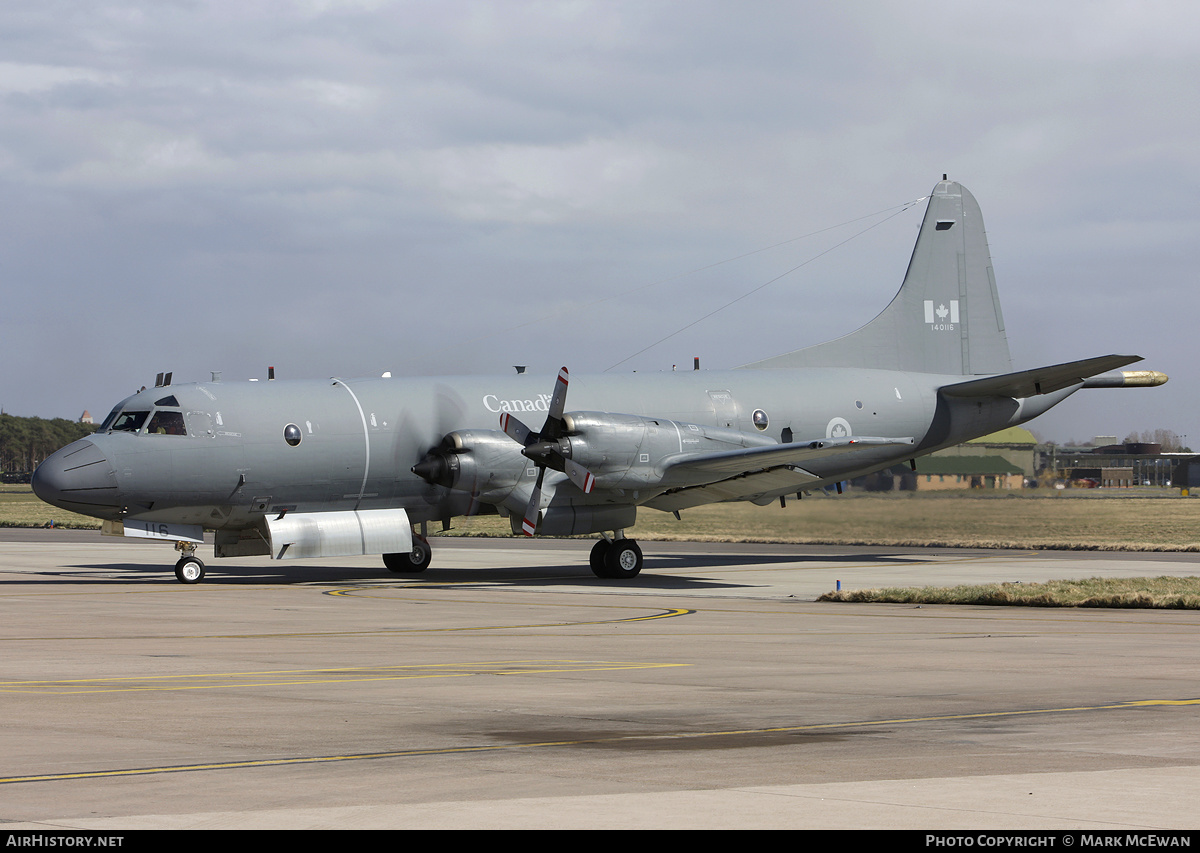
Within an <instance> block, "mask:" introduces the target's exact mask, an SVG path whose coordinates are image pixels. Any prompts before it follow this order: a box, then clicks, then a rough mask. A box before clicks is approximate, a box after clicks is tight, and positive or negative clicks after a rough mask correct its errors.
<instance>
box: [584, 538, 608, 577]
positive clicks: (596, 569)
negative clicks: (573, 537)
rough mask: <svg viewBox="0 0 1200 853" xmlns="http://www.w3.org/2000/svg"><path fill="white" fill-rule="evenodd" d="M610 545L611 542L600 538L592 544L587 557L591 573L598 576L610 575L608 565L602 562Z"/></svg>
mask: <svg viewBox="0 0 1200 853" xmlns="http://www.w3.org/2000/svg"><path fill="white" fill-rule="evenodd" d="M610 545H612V542H610V541H609V540H607V539H604V538H601V539H600V541H598V542H597V543H596V544H595V545H593V546H592V553H591V556H590V557H589V558H588V562H589V563H591V566H592V574H594V575H595V576H596V577H598V578H607V577H609V576H610V575H609V574H608V566H606V565H605V563H604V558H605V557H606V556H607V555H608V548H609V546H610Z"/></svg>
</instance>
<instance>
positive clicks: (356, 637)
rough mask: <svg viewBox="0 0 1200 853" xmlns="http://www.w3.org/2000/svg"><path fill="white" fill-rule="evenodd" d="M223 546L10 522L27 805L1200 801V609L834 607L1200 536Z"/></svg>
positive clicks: (232, 819) (867, 807) (1107, 563)
mask: <svg viewBox="0 0 1200 853" xmlns="http://www.w3.org/2000/svg"><path fill="white" fill-rule="evenodd" d="M435 546H436V550H435V558H434V567H433V568H431V569H430V570H429V571H428V572H426V573H425V574H424V575H422V576H419V577H402V576H397V575H391V574H389V573H388V572H386V570H384V569H382V566H381V565H380V563H379V560H378V558H374V557H364V558H349V559H338V560H319V561H297V562H271V561H269V560H266V559H265V558H256V559H246V560H212V559H209V558H210V557H211V547H208V548H205V549H202V551H201V556H202V557H204V558H205V559H206V562H208V567H209V574H208V577H207V578H206V579H205V581H204V583H202V584H199V585H196V586H184V585H182V584H179V583H177V582H176V581H175V578H174V575H173V574H172V572H171V563H172V562H173V559H174V554H173V552H171V550H170V548H169V547H164V546H161V545H148V544H141V543H136V542H129V541H126V540H116V539H110V538H104V537H100V536H98V535H95V534H91V533H81V532H75V531H60V530H49V531H0V607H2V608H3V610H2V613H3V622H2V627H0V653H2V658H0V660H3V670H2V674H0V720H2V721H3V724H2V725H0V825H4V826H6V827H8V828H94V829H113V830H119V829H136V828H176V827H177V828H225V827H239V828H243V827H244V828H249V827H255V828H270V827H280V828H288V829H298V828H314V827H330V828H332V827H336V828H375V827H447V828H450V827H454V828H477V827H496V828H500V827H545V828H552V827H609V828H617V827H630V828H633V827H661V828H668V827H687V828H697V827H714V828H715V827H722V828H734V827H760V828H767V827H832V828H837V827H852V828H870V827H897V828H921V829H935V828H1044V829H1063V828H1078V829H1088V830H1106V829H1167V828H1180V829H1192V828H1195V827H1196V824H1197V818H1196V817H1195V803H1196V801H1197V799H1198V798H1200V657H1198V655H1197V648H1198V641H1200V613H1197V612H1195V611H1127V610H1125V611H1118V610H1066V609H1062V610H1059V609H1018V608H984V607H951V606H940V607H930V606H926V607H913V606H904V605H846V604H820V603H816V602H815V601H814V599H815V598H816V596H817V595H819V594H820V593H822V592H825V591H827V590H829V589H832V588H833V587H834V585H835V584H836V582H837V581H838V580H841V582H842V584H843V586H851V587H867V586H880V585H889V586H891V585H918V584H919V585H926V584H935V585H944V584H952V583H974V582H978V583H983V582H992V581H1015V580H1020V581H1036V580H1046V579H1050V578H1064V577H1090V576H1095V575H1113V576H1130V575H1144V576H1157V575H1196V574H1200V555H1194V554H1112V553H1083V554H1080V553H1057V552H1019V551H1005V552H999V551H969V550H952V549H913V548H856V547H837V548H835V547H817V546H767V545H696V544H681V543H658V542H644V543H643V549H644V551H645V552H646V568H645V570H644V572H643V574H642V576H641V577H639V578H637V579H636V580H634V581H616V582H614V581H601V580H598V579H596V578H594V577H593V576H592V575H591V573H590V572H589V571H588V569H587V552H588V548H589V547H590V542H584V541H554V540H550V541H544V540H536V541H525V540H437V541H436V542H435Z"/></svg>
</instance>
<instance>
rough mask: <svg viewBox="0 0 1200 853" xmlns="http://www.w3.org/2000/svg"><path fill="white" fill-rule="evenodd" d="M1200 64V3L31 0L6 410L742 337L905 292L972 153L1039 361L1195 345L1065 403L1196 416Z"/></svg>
mask: <svg viewBox="0 0 1200 853" xmlns="http://www.w3.org/2000/svg"><path fill="white" fill-rule="evenodd" d="M1198 84H1200V6H1198V5H1197V4H1196V3H1194V2H1154V0H1149V2H1147V1H1146V0H1142V2H1137V3H1133V2H1103V0H1100V2H1093V3H1089V4H1087V5H1086V6H1081V5H1080V4H1078V3H1071V2H1058V0H1043V1H1042V2H1030V3H1020V2H1016V3H1004V4H983V3H978V4H977V3H964V2H961V0H952V2H922V0H915V2H906V3H889V2H860V3H853V2H852V3H844V4H837V5H834V4H817V3H811V4H810V3H783V2H779V3H769V2H746V3H732V2H724V3H722V2H686V3H663V2H647V0H640V2H630V3H625V2H616V1H615V0H610V2H491V3H487V2H446V0H443V1H442V2H349V0H348V1H347V2H337V0H327V2H318V0H311V2H292V3H287V2H253V0H242V2H238V3H203V2H182V0H181V1H180V2H154V3H150V2H145V3H134V2H125V3H122V2H103V0H97V2H90V3H77V2H55V0H42V2H39V3H36V4H5V5H4V6H3V7H2V8H0V192H2V194H3V204H2V205H0V287H2V302H0V363H2V364H3V373H2V374H0V376H2V383H0V405H2V406H3V407H4V410H5V411H7V412H10V413H14V414H36V415H41V416H43V417H70V418H76V417H78V416H79V413H80V412H81V411H82V410H83V409H85V408H87V409H90V410H91V411H92V413H93V414H94V415H97V416H102V415H103V414H104V413H106V412H107V410H108V409H109V408H110V407H111V406H112V405H113V404H114V403H115V402H116V401H117V400H119V399H120V398H121V397H123V396H125V395H126V394H128V393H130V392H132V391H133V390H134V389H135V388H137V387H139V386H141V385H143V384H149V383H151V382H152V381H153V377H154V374H155V373H157V372H159V371H163V370H172V371H174V374H175V378H176V381H191V380H197V379H207V378H208V377H209V372H210V371H214V370H219V371H222V374H223V377H224V379H225V380H226V381H233V380H237V379H244V378H248V377H251V376H260V377H261V376H265V373H266V368H267V366H268V365H274V366H275V367H276V369H277V372H278V374H279V375H280V376H281V377H287V378H291V377H326V376H334V375H340V376H363V375H373V374H378V373H381V372H382V371H384V370H390V371H392V372H393V374H394V375H407V374H423V373H460V372H463V373H479V372H507V371H510V370H511V367H510V365H513V364H528V365H530V369H531V370H537V371H541V372H545V373H547V374H549V373H552V372H554V371H555V370H557V368H558V366H559V365H561V364H567V365H569V366H570V367H571V370H572V373H573V374H575V375H578V374H582V373H588V372H598V371H603V370H606V369H608V368H610V367H613V365H616V364H617V363H618V362H620V364H619V366H617V367H615V368H613V369H614V370H617V371H626V370H634V369H636V370H661V369H667V370H669V369H670V366H671V365H672V364H679V365H680V366H681V367H688V366H690V363H691V358H692V357H693V356H700V357H701V358H702V361H703V366H704V367H707V368H720V367H731V366H736V365H738V364H742V363H745V362H749V361H753V360H756V359H759V358H763V357H766V356H768V355H773V354H776V353H779V352H784V351H787V350H791V349H795V348H797V347H799V346H802V345H807V344H811V343H817V342H820V341H822V340H826V339H829V338H832V337H835V336H838V335H841V334H844V333H846V332H848V331H851V330H852V329H854V328H856V327H858V326H860V325H862V324H863V323H865V322H866V321H868V320H869V319H871V317H873V316H874V315H875V314H876V313H877V312H878V311H879V310H881V309H882V308H883V306H884V305H885V304H887V302H888V301H889V300H890V299H891V297H892V295H893V294H894V292H895V290H896V288H897V287H898V285H899V283H900V280H901V278H902V277H903V274H904V270H905V267H906V265H907V262H908V257H909V254H910V252H911V248H912V242H913V240H914V238H915V236H916V230H917V226H918V225H919V222H920V218H921V214H922V212H923V205H915V206H912V207H910V208H908V209H903V207H902V206H903V205H904V204H905V203H906V202H910V201H912V200H914V199H917V198H919V197H922V196H924V195H926V194H927V193H928V192H929V191H930V189H931V188H932V187H933V185H934V183H935V182H936V181H937V180H938V179H939V178H940V177H941V175H942V173H943V172H945V173H948V174H949V175H950V177H951V178H952V179H955V180H959V181H961V182H962V183H963V184H964V185H966V186H967V187H968V188H969V189H970V190H971V191H972V192H973V193H974V194H975V196H976V197H977V198H978V200H979V202H980V204H981V206H982V208H983V213H984V218H985V221H986V223H987V227H988V234H989V238H990V240H991V248H992V255H993V259H994V262H995V268H996V272H997V277H998V281H999V286H1000V292H1001V299H1002V302H1003V305H1004V314H1005V320H1006V323H1007V327H1008V333H1009V340H1010V344H1011V346H1012V351H1013V357H1014V362H1015V363H1016V366H1017V367H1019V368H1026V367H1034V366H1037V365H1040V364H1049V363H1055V362H1060V361H1069V360H1073V359H1077V358H1084V357H1089V356H1094V355H1102V354H1105V353H1109V352H1121V353H1125V352H1130V353H1136V354H1140V355H1143V356H1146V358H1147V361H1146V362H1145V364H1144V366H1146V367H1150V368H1154V369H1159V370H1163V371H1165V372H1167V373H1169V374H1171V377H1172V381H1171V383H1170V384H1169V385H1167V386H1166V387H1165V388H1161V389H1156V390H1151V391H1132V392H1110V393H1107V394H1106V393H1103V392H1099V391H1090V392H1081V393H1080V394H1078V395H1076V396H1075V397H1074V398H1072V399H1071V400H1069V401H1068V402H1067V403H1065V404H1063V405H1062V406H1060V407H1059V409H1057V410H1055V411H1054V412H1052V413H1050V415H1047V416H1045V417H1043V418H1041V419H1039V420H1038V421H1035V422H1034V423H1033V425H1032V426H1033V427H1034V429H1035V430H1037V431H1038V432H1039V433H1040V434H1042V435H1044V436H1045V437H1048V438H1055V439H1058V440H1066V439H1068V438H1073V437H1078V438H1081V439H1082V438H1087V437H1090V436H1091V435H1093V434H1098V433H1116V434H1117V435H1118V437H1122V436H1123V435H1124V434H1125V433H1127V432H1129V431H1130V430H1143V429H1153V428H1167V429H1173V430H1175V431H1176V432H1179V433H1181V434H1190V435H1192V436H1195V440H1193V441H1192V443H1196V442H1197V441H1200V421H1198V420H1197V415H1198V414H1200V403H1198V402H1197V401H1198V400H1200V378H1197V370H1196V367H1195V364H1196V351H1197V348H1198V346H1200V341H1197V340H1196V336H1195V335H1193V334H1192V333H1193V331H1194V330H1195V329H1196V328H1197V317H1198V311H1197V308H1198V307H1200V293H1198V288H1197V282H1196V272H1195V271H1196V269H1197V266H1198V261H1200V248H1198V240H1197V236H1198V229H1197V226H1198V216H1197V202H1198V199H1200V193H1198V179H1200V169H1198V162H1200V159H1198V155H1197V151H1198V148H1200V146H1198V143H1197V140H1200V109H1198V106H1200V105H1198V103H1197V101H1198V95H1200V85H1198ZM868 215H870V216H868ZM864 216H868V218H866V219H860V217H864ZM846 223H849V224H846ZM830 226H840V227H837V228H833V229H832V230H828V231H825V230H823V229H828V228H830ZM813 232H822V233H819V234H816V235H815V236H807V237H806V236H804V235H810V234H813ZM860 232H861V233H860ZM798 237H804V239H793V238H798ZM779 243H784V245H782V246H778V247H777V248H774V249H770V250H769V251H763V252H758V253H756V254H751V255H749V256H748V257H742V256H744V255H747V253H751V252H755V250H758V249H762V248H764V247H767V246H774V245H775V244H779ZM843 243H844V245H839V244H843ZM831 249H832V250H831ZM827 250H831V251H827ZM734 258H737V260H730V259H734ZM721 261H728V262H727V263H720V264H718V262H721ZM714 264H717V265H715V266H713V265H714ZM796 267H799V269H796V270H795V271H794V272H791V273H790V274H788V275H785V276H783V277H782V278H780V279H779V280H777V281H774V282H773V283H771V284H769V285H767V286H766V287H763V288H762V289H761V290H759V291H758V292H756V293H754V294H753V295H752V296H749V297H748V298H746V299H743V300H741V301H739V302H737V303H736V304H734V305H732V306H731V307H729V308H728V309H727V310H724V311H721V312H720V313H717V314H716V315H715V316H713V317H711V318H709V319H707V320H704V321H703V322H700V323H697V324H695V325H692V326H690V327H689V324H691V323H693V322H694V321H695V320H697V319H698V318H700V317H703V316H705V315H706V314H708V313H710V312H712V311H713V310H714V309H717V308H718V307H720V306H722V305H724V304H726V303H728V302H730V301H731V300H733V299H734V298H736V297H738V296H740V295H742V294H745V293H748V292H749V291H752V290H754V289H755V288H758V287H760V286H762V285H764V284H766V283H767V282H769V281H771V280H772V279H775V278H776V277H777V276H780V275H781V274H782V273H784V272H786V271H788V270H792V269H793V268H796ZM685 327H687V328H685ZM678 329H684V331H682V332H680V333H679V334H678V335H675V336H673V337H670V338H669V339H667V340H665V341H663V342H662V343H659V344H658V345H657V346H653V347H651V348H650V349H647V350H645V351H644V352H639V351H641V350H642V349H643V348H644V347H646V346H648V345H649V344H652V343H654V342H656V341H659V340H660V339H662V338H664V337H665V336H667V335H669V334H670V333H671V332H674V331H676V330H678ZM635 354H636V355H635ZM630 356H633V357H632V358H630ZM625 359H628V360H625Z"/></svg>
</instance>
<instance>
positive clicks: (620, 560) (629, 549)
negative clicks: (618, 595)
mask: <svg viewBox="0 0 1200 853" xmlns="http://www.w3.org/2000/svg"><path fill="white" fill-rule="evenodd" d="M588 562H589V564H590V565H591V567H592V574H594V575H595V576H596V577H598V578H606V579H616V580H620V579H622V578H625V579H628V578H635V577H637V576H638V573H639V572H641V570H642V549H641V548H640V547H639V546H638V543H637V542H635V541H633V540H632V539H625V538H623V537H622V538H620V539H609V538H607V537H605V538H603V539H601V540H600V541H599V542H597V543H596V544H595V545H593V546H592V553H591V555H590V557H589V558H588Z"/></svg>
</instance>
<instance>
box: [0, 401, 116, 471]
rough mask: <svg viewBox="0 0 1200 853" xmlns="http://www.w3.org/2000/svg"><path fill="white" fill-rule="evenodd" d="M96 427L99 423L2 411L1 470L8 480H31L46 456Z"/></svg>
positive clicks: (0, 428) (91, 431)
mask: <svg viewBox="0 0 1200 853" xmlns="http://www.w3.org/2000/svg"><path fill="white" fill-rule="evenodd" d="M95 430H96V425H95V424H82V423H79V422H78V421H69V420H67V419H66V418H53V419H50V420H46V419H45V418H22V417H18V416H17V415H9V414H0V473H2V474H3V478H4V480H5V482H20V481H26V482H27V481H28V477H29V475H30V474H32V473H33V469H34V468H36V467H37V466H38V465H39V464H41V461H42V460H43V459H45V458H46V457H47V456H49V455H50V454H51V453H53V452H54V451H56V450H58V449H59V448H60V447H65V446H66V445H68V444H70V443H71V442H72V441H75V440H76V439H79V438H83V437H84V436H88V435H91V434H92V433H93V432H95Z"/></svg>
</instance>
